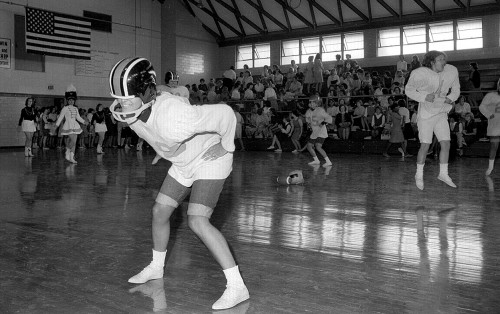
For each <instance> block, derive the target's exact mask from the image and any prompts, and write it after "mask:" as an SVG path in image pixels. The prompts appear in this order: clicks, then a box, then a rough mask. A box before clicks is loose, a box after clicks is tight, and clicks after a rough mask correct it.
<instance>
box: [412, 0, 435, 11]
mask: <svg viewBox="0 0 500 314" xmlns="http://www.w3.org/2000/svg"><path fill="white" fill-rule="evenodd" d="M413 1H415V3H416V4H418V6H419V7H421V8H422V10H424V11H425V13H427V14H429V15H432V10H431V9H429V7H428V6H427V5H426V4H425V3H423V2H422V0H413Z"/></svg>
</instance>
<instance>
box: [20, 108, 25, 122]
mask: <svg viewBox="0 0 500 314" xmlns="http://www.w3.org/2000/svg"><path fill="white" fill-rule="evenodd" d="M24 112H25V110H24V108H23V109H21V116H20V117H19V126H21V124H23V120H24Z"/></svg>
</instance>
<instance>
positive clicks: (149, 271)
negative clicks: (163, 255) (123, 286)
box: [128, 264, 163, 283]
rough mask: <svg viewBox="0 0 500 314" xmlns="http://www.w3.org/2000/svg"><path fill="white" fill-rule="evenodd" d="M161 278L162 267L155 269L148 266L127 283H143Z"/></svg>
mask: <svg viewBox="0 0 500 314" xmlns="http://www.w3.org/2000/svg"><path fill="white" fill-rule="evenodd" d="M160 278H163V267H161V268H159V267H155V266H152V265H151V264H149V265H148V266H146V267H145V268H144V269H143V270H142V271H141V272H140V273H138V274H137V275H135V276H134V277H131V278H130V279H129V280H128V282H130V283H145V282H148V281H150V280H153V279H160Z"/></svg>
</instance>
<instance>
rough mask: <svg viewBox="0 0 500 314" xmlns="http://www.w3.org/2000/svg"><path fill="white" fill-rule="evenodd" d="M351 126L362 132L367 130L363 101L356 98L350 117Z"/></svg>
mask: <svg viewBox="0 0 500 314" xmlns="http://www.w3.org/2000/svg"><path fill="white" fill-rule="evenodd" d="M351 120H352V121H351V122H352V125H353V126H356V127H359V128H361V130H362V131H366V130H369V129H370V127H369V126H368V121H367V120H366V108H365V107H364V106H363V100H362V99H361V98H358V99H357V100H356V108H354V113H353V115H352V117H351Z"/></svg>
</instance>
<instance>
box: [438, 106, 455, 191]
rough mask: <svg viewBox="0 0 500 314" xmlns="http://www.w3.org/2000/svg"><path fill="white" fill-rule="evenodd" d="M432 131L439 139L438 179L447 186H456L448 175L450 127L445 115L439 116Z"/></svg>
mask: <svg viewBox="0 0 500 314" xmlns="http://www.w3.org/2000/svg"><path fill="white" fill-rule="evenodd" d="M434 133H435V134H436V138H437V139H438V141H439V146H440V147H441V151H440V152H439V176H438V179H439V180H441V181H443V182H444V183H446V184H448V185H449V186H451V187H453V188H456V187H457V186H456V185H455V183H453V181H452V180H451V178H450V176H449V175H448V160H449V158H450V146H451V137H450V127H449V125H448V120H447V116H445V115H443V116H442V117H440V118H439V120H438V121H437V123H436V126H435V127H434Z"/></svg>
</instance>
